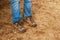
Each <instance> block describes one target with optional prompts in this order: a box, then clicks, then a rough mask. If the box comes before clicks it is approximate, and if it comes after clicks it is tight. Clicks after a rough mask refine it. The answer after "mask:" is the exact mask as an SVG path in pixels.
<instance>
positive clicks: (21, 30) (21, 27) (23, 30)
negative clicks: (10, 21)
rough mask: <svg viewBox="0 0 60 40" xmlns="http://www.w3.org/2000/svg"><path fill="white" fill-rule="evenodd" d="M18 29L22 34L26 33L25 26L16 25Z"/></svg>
mask: <svg viewBox="0 0 60 40" xmlns="http://www.w3.org/2000/svg"><path fill="white" fill-rule="evenodd" d="M16 29H17V30H18V31H19V32H22V33H24V32H26V29H25V28H24V27H23V25H22V24H19V23H16Z"/></svg>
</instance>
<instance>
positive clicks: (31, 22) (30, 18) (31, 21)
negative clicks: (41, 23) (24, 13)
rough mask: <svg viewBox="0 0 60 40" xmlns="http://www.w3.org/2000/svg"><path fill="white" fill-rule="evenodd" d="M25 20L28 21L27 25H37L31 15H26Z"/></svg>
mask: <svg viewBox="0 0 60 40" xmlns="http://www.w3.org/2000/svg"><path fill="white" fill-rule="evenodd" d="M26 22H27V23H29V26H31V27H36V26H37V24H36V23H35V21H34V19H33V17H32V16H31V17H28V18H27V19H26Z"/></svg>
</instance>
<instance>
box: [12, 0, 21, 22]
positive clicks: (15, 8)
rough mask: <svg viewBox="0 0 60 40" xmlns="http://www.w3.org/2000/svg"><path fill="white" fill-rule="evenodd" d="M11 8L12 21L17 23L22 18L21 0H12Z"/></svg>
mask: <svg viewBox="0 0 60 40" xmlns="http://www.w3.org/2000/svg"><path fill="white" fill-rule="evenodd" d="M11 9H12V22H13V23H17V22H19V21H20V20H21V18H22V15H21V13H20V1H19V0H11Z"/></svg>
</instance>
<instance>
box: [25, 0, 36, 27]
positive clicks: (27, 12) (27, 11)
mask: <svg viewBox="0 0 60 40" xmlns="http://www.w3.org/2000/svg"><path fill="white" fill-rule="evenodd" d="M31 8H32V0H24V17H25V18H26V19H27V21H28V22H29V21H30V22H29V24H30V25H31V26H34V27H36V24H35V22H34V19H33V17H32V11H31Z"/></svg>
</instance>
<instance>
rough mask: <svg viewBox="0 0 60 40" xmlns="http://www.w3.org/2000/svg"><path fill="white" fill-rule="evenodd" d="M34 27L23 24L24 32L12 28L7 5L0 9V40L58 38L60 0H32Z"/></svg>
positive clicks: (59, 38) (59, 32)
mask: <svg viewBox="0 0 60 40" xmlns="http://www.w3.org/2000/svg"><path fill="white" fill-rule="evenodd" d="M32 4H33V6H32V13H33V17H34V19H35V22H36V23H37V25H38V26H37V27H36V28H32V27H30V26H28V24H27V23H26V24H25V27H26V28H27V32H26V33H20V32H17V31H13V30H14V25H12V22H11V19H12V15H11V14H12V13H11V9H10V6H9V5H6V6H4V5H3V8H2V9H1V10H0V40H60V0H32ZM21 9H22V8H21Z"/></svg>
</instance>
